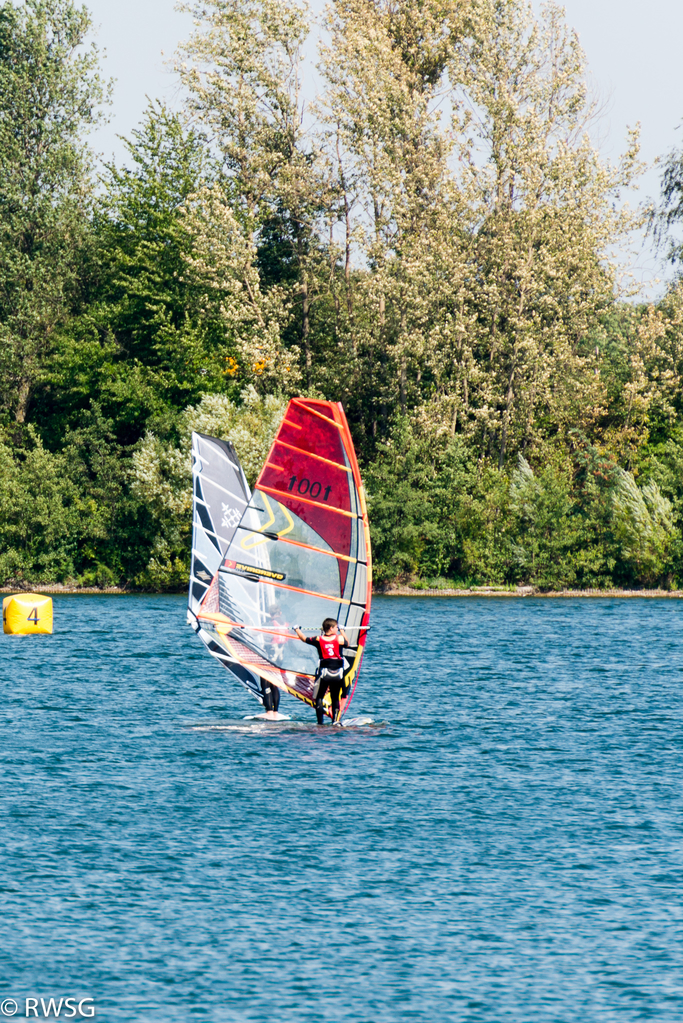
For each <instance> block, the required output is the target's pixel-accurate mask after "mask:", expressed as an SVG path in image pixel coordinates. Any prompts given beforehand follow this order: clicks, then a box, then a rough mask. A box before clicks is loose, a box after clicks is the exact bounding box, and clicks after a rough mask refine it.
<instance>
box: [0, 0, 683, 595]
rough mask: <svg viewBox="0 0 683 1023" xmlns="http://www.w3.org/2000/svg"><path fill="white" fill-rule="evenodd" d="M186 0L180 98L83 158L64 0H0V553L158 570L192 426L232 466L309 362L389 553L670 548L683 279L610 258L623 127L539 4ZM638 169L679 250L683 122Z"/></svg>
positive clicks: (480, 555)
mask: <svg viewBox="0 0 683 1023" xmlns="http://www.w3.org/2000/svg"><path fill="white" fill-rule="evenodd" d="M187 9H188V10H190V11H191V12H192V14H193V17H194V24H195V30H194V34H193V36H192V37H191V38H190V39H189V40H188V41H187V42H186V43H184V44H183V45H181V47H180V48H179V53H178V59H177V73H178V75H179V80H180V82H181V85H182V88H183V90H184V96H185V108H184V110H183V111H182V112H181V113H172V112H171V111H169V110H168V109H166V108H165V107H164V106H163V105H162V104H159V103H156V102H151V103H150V104H149V106H148V109H147V112H146V114H145V117H144V120H143V122H142V123H141V124H140V125H139V127H138V128H137V130H136V131H134V132H133V133H132V136H131V138H130V139H129V140H128V141H127V143H126V145H127V153H128V156H127V158H126V160H125V161H124V164H123V165H122V166H117V165H109V166H106V167H105V168H103V169H101V170H100V171H99V173H96V171H95V169H94V167H93V160H92V157H91V154H90V151H89V149H88V146H87V132H88V130H89V129H90V128H91V127H92V125H93V124H95V123H96V121H97V119H98V117H99V116H100V113H99V111H100V110H101V108H102V104H103V102H104V100H105V98H106V87H105V86H104V85H103V83H102V82H101V80H100V78H99V76H98V70H97V53H96V51H95V50H94V49H93V48H87V47H86V46H85V45H84V44H85V42H86V40H87V37H88V33H89V30H90V19H89V16H88V13H87V11H86V10H85V8H83V9H78V8H76V7H75V6H74V5H73V3H72V0H24V2H23V3H21V4H20V3H18V2H17V3H15V2H11V0H5V2H4V3H0V208H1V210H2V217H1V218H0V431H1V432H0V459H1V460H2V469H3V471H2V474H1V476H0V545H1V546H0V576H2V579H3V580H4V581H5V582H12V583H14V584H19V583H22V582H25V583H33V584H38V583H40V582H47V581H55V580H63V581H67V580H78V581H80V582H81V583H89V584H98V585H109V584H112V583H120V584H125V585H129V586H140V587H148V588H160V589H163V588H168V587H179V586H182V585H183V584H184V582H185V579H186V576H187V566H188V548H189V534H190V514H189V507H190V492H189V478H190V473H189V437H190V433H191V431H192V429H194V428H200V429H202V430H203V431H205V432H209V433H211V432H213V433H216V434H218V435H220V436H225V437H230V438H231V439H233V440H234V442H235V443H236V445H237V448H238V451H239V453H240V455H241V457H242V459H243V461H244V464H245V467H246V469H247V473H248V474H249V475H250V477H251V479H252V480H253V479H254V477H255V475H256V473H257V471H258V467H259V465H260V463H261V462H262V460H263V457H264V454H265V452H266V451H267V448H268V444H269V440H270V438H271V437H272V434H273V432H274V430H275V428H276V426H277V422H278V420H279V417H280V416H281V414H282V410H283V408H284V402H285V401H286V399H287V398H288V397H289V396H291V395H292V394H295V393H305V394H310V395H317V396H322V397H325V398H329V399H333V400H340V401H342V402H343V403H344V407H345V409H346V411H347V415H348V417H349V420H350V422H351V425H352V429H353V432H354V436H355V440H356V443H357V447H358V451H359V455H360V459H361V463H362V467H363V472H364V475H365V479H366V483H367V489H368V493H369V500H370V510H371V518H372V529H373V538H374V552H375V575H376V579H377V581H378V582H380V583H388V582H391V581H395V580H411V581H412V582H413V583H415V584H417V585H426V584H429V583H436V584H437V585H440V584H441V583H442V582H443V581H446V580H458V581H462V582H470V583H498V584H504V583H515V582H523V583H531V584H534V585H537V586H539V587H543V588H557V587H565V586H571V587H607V586H612V585H615V584H616V585H623V586H656V585H664V586H672V585H674V584H676V583H677V581H679V580H680V581H683V543H682V537H683V534H682V529H683V381H682V373H683V285H680V284H678V283H674V284H673V285H672V286H671V287H670V288H669V290H668V292H667V294H666V295H665V296H664V297H663V298H662V299H661V301H659V302H658V303H657V304H652V305H639V304H638V303H637V302H636V301H635V300H634V299H635V296H634V295H633V294H629V292H628V290H627V289H625V288H624V286H623V283H622V280H623V277H624V275H623V273H622V268H621V267H620V266H618V265H616V264H615V262H614V260H613V257H612V255H611V253H613V252H614V251H618V248H619V246H620V245H621V246H622V251H623V242H624V239H625V238H627V237H628V234H629V232H631V231H633V230H634V229H638V228H639V227H640V226H641V224H642V221H643V218H642V217H641V216H640V215H639V214H638V213H633V212H630V211H629V210H628V208H627V207H626V206H624V204H623V203H622V202H621V199H620V196H621V190H623V189H624V188H625V187H627V186H628V185H629V184H630V183H631V182H633V180H634V179H635V178H636V177H637V175H638V173H639V170H640V167H639V163H638V142H637V137H636V136H635V135H634V134H630V135H629V136H628V138H627V141H626V146H625V152H624V156H623V158H622V159H621V160H620V161H619V163H618V164H616V165H611V164H609V163H607V162H606V161H604V160H603V159H602V158H601V156H600V154H599V152H598V151H597V150H596V148H595V146H594V145H593V143H592V141H591V135H590V129H591V124H592V120H593V118H594V113H595V112H594V109H593V107H592V106H591V103H590V101H589V98H588V94H587V90H586V85H585V68H584V60H583V55H582V52H581V50H580V47H579V45H578V41H577V38H576V36H575V35H574V34H573V33H572V32H571V31H569V30H568V29H567V27H566V25H565V24H564V20H563V14H562V11H561V9H560V8H559V7H557V6H555V5H554V4H552V3H551V4H549V5H546V6H545V7H544V8H543V11H542V13H541V15H540V17H539V18H535V17H534V16H533V13H532V8H531V5H530V4H529V3H528V2H527V0H477V2H476V3H472V0H401V2H400V3H395V2H394V0H334V2H333V3H332V4H330V6H329V7H328V9H327V12H326V14H325V24H324V26H323V27H324V31H323V32H322V33H321V34H320V38H318V39H317V41H316V40H315V39H314V38H313V37H312V36H311V26H310V24H309V19H308V14H307V11H306V9H305V7H304V6H303V4H300V5H297V4H295V3H294V2H289V0H239V2H237V0H207V2H206V3H201V4H198V5H196V7H195V5H193V4H192V3H189V4H188V5H187ZM313 43H317V46H318V51H317V58H316V60H317V76H316V81H317V82H318V84H319V86H320V88H319V92H318V95H317V96H316V97H315V100H314V101H313V102H309V103H306V102H304V100H303V98H302V97H303V96H304V95H309V94H310V91H311V85H310V82H308V81H307V80H305V75H306V74H308V73H309V72H308V71H307V68H310V67H311V64H310V62H309V63H307V62H306V59H305V56H306V54H307V55H308V57H309V58H310V52H308V51H307V50H306V48H307V47H310V46H311V45H312V44H313ZM663 188H664V191H663V199H662V209H661V212H660V213H659V214H658V215H657V216H656V217H655V218H654V219H653V221H652V224H653V227H654V229H655V230H656V232H657V234H658V236H659V238H660V239H661V241H662V244H664V245H665V246H667V247H668V248H669V249H670V252H671V255H672V258H673V260H674V261H675V262H676V261H680V252H681V248H680V245H679V244H678V243H677V242H676V241H675V240H674V241H671V238H672V237H674V235H675V228H676V226H677V224H678V222H679V221H680V219H681V216H683V203H681V199H680V196H681V194H683V157H682V156H681V155H680V154H677V153H673V154H671V155H670V157H669V158H668V160H667V163H666V164H665V174H664V185H663Z"/></svg>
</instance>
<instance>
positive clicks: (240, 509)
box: [187, 433, 260, 693]
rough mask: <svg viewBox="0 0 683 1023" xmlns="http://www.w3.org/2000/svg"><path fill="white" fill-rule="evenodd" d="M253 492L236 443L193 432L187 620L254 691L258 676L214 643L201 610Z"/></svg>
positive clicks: (258, 688) (256, 690) (217, 655)
mask: <svg viewBox="0 0 683 1023" xmlns="http://www.w3.org/2000/svg"><path fill="white" fill-rule="evenodd" d="M250 497H251V491H250V489H249V484H248V483H247V478H246V476H245V475H244V470H243V469H242V466H241V465H240V463H239V459H238V457H237V454H236V452H235V448H234V447H233V445H232V444H231V443H230V442H229V441H224V440H217V439H216V438H215V437H206V436H205V435H204V434H201V433H193V434H192V559H191V563H190V590H189V593H188V601H187V620H188V622H189V624H190V625H191V626H192V628H193V629H194V630H195V632H196V633H197V634H198V635H199V637H200V638H201V639H202V640H203V642H204V643H205V645H206V646H207V648H208V650H209V651H210V652H211V653H212V654H213V655H214V657H217V658H218V660H219V661H220V662H221V664H223V666H224V667H225V668H227V669H228V671H231V670H232V669H233V668H236V670H234V671H233V672H232V673H233V675H235V677H236V678H237V679H238V680H239V681H240V682H242V684H243V685H246V686H247V687H248V688H249V689H251V690H252V692H254V693H260V682H259V679H258V678H257V677H256V676H255V675H253V674H251V673H250V672H245V671H244V670H243V669H242V668H241V666H240V665H239V664H235V665H233V663H232V661H231V659H230V658H228V657H226V656H225V651H224V650H223V649H222V648H221V647H220V646H219V645H217V644H216V642H215V639H214V634H213V630H210V631H207V630H205V629H203V628H202V623H201V622H200V621H199V620H198V618H197V613H198V611H199V609H200V607H201V605H202V601H203V600H204V598H205V596H206V594H207V591H208V589H209V587H210V585H211V582H212V580H213V579H214V578H215V577H216V574H217V572H218V569H219V568H220V566H221V563H222V561H223V559H224V557H225V554H226V552H227V550H228V548H229V547H230V543H231V541H232V538H233V536H234V535H235V530H236V529H237V526H238V525H239V523H240V520H241V518H242V516H243V514H244V510H245V508H246V507H247V505H248V504H249V499H250Z"/></svg>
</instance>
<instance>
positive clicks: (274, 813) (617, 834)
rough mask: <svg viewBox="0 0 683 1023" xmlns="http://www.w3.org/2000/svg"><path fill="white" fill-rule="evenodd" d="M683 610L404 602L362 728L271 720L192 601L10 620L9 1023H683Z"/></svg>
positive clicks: (296, 710) (378, 660)
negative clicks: (189, 605)
mask: <svg viewBox="0 0 683 1023" xmlns="http://www.w3.org/2000/svg"><path fill="white" fill-rule="evenodd" d="M682 615H683V605H682V604H681V603H679V602H677V601H673V600H672V601H667V600H622V601H619V600H613V599H604V600H602V599H600V600H595V599H587V600H535V599H523V600H519V599H517V600H515V599H510V600H506V599H484V598H482V599H405V598H393V599H392V598H384V599H377V600H376V601H375V603H374V613H373V622H374V627H373V630H372V632H371V633H370V639H369V641H368V651H367V655H366V659H365V664H364V669H363V672H362V674H361V680H360V682H359V684H358V688H357V691H356V696H355V698H354V702H353V705H352V710H351V711H350V716H367V717H370V718H372V719H373V720H374V724H372V725H366V726H364V727H356V728H349V729H345V730H341V729H332V728H325V729H317V728H315V727H314V726H313V721H314V715H313V712H312V711H311V710H309V709H308V708H306V707H303V706H302V705H300V704H298V703H295V702H294V701H293V700H290V699H287V698H284V699H283V701H282V707H281V709H282V710H287V711H288V712H289V713H291V714H293V716H294V718H295V721H293V722H292V723H291V725H275V726H265V725H264V724H263V723H259V722H248V721H244V720H243V719H244V717H245V716H246V715H249V714H253V713H257V712H258V710H259V707H258V704H257V703H256V701H254V700H253V698H251V697H250V696H249V695H248V694H247V693H246V692H244V691H243V690H241V689H240V688H233V687H232V686H231V685H230V684H229V681H228V678H227V676H226V674H225V672H223V670H222V669H221V668H220V666H219V665H217V664H216V663H215V662H214V661H213V660H212V659H211V658H210V657H209V656H208V654H207V653H206V652H205V651H204V649H203V647H202V645H201V643H200V642H199V641H198V640H197V638H196V637H195V636H194V635H193V634H192V632H191V630H190V629H189V628H188V627H187V626H186V625H185V624H184V602H183V600H182V598H176V597H87V596H82V597H58V598H55V628H56V631H55V635H54V636H52V637H34V638H23V637H9V636H7V637H2V639H0V658H1V660H2V677H3V682H4V699H3V705H2V710H3V727H2V749H1V763H2V789H1V792H0V814H1V819H2V830H1V831H0V845H1V855H0V865H1V867H2V873H1V874H0V899H1V905H2V913H3V920H4V927H3V928H2V933H1V936H0V952H1V959H0V978H1V979H0V1001H1V1002H2V1005H0V1019H1V1018H5V1017H7V1016H8V1015H9V1014H10V1013H11V1010H12V1003H11V1002H7V999H14V1001H15V1002H16V1005H17V1012H16V1016H17V1018H19V1017H24V1016H25V1004H26V1003H25V999H26V998H27V997H31V998H34V999H36V1000H38V999H40V998H41V997H42V998H44V999H45V1000H46V1001H47V999H48V998H49V997H55V998H57V999H59V998H60V997H64V998H66V997H71V998H74V999H76V1000H78V999H84V998H85V999H92V1000H93V1001H92V1003H91V1002H84V1003H83V1005H82V1014H83V1016H87V1015H88V1014H89V1013H90V1012H91V1007H92V1006H93V1005H94V1006H95V1007H96V1011H97V1019H99V1020H104V1021H108V1020H112V1021H114V1020H116V1021H119V1020H121V1021H133V1020H135V1021H148V1020H149V1021H163V1023H176V1021H177V1023H188V1021H192V1020H198V1021H207V1023H214V1021H216V1023H346V1021H348V1023H403V1021H419V1023H450V1021H453V1023H455V1021H457V1023H466V1021H476V1023H500V1021H514V1023H526V1021H529V1023H532V1021H533V1023H546V1021H547V1023H551V1021H552V1023H577V1021H580V1020H585V1021H588V1023H593V1021H601V1023H602V1021H605V1023H607V1021H614V1023H630V1021H636V1020H662V1021H666V1023H673V1021H683V967H682V965H681V940H682V938H683V887H682V885H683V701H682V700H681V693H682V690H683V630H682V628H681V620H682ZM29 1004H32V1003H29ZM72 1004H74V1003H72ZM38 1006H39V1007H40V1002H39V1001H38ZM67 1008H68V1006H66V1007H63V1009H62V1016H64V1015H65V1014H66V1010H67ZM8 1010H9V1012H8ZM69 1011H71V1010H69ZM38 1012H39V1015H42V1012H43V1010H42V1008H39V1010H38ZM1 1013H4V1017H3V1016H2V1015H1ZM31 1015H34V1013H33V1012H31Z"/></svg>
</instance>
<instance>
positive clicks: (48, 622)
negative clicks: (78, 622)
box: [2, 593, 52, 636]
mask: <svg viewBox="0 0 683 1023" xmlns="http://www.w3.org/2000/svg"><path fill="white" fill-rule="evenodd" d="M2 628H3V632H5V633H7V635H10V636H31V635H36V636H41V635H42V636H45V635H48V636H49V635H51V634H52V597H44V596H43V595H42V593H14V594H11V595H10V596H9V597H5V599H4V600H3V602H2Z"/></svg>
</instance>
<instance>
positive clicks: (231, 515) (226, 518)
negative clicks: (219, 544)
mask: <svg viewBox="0 0 683 1023" xmlns="http://www.w3.org/2000/svg"><path fill="white" fill-rule="evenodd" d="M221 507H222V509H223V519H222V521H221V525H222V526H224V527H225V528H226V529H234V528H235V526H236V525H237V523H238V522H239V520H240V517H241V516H240V513H239V512H238V511H237V508H231V507H230V505H229V504H223V502H222V501H221Z"/></svg>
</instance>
